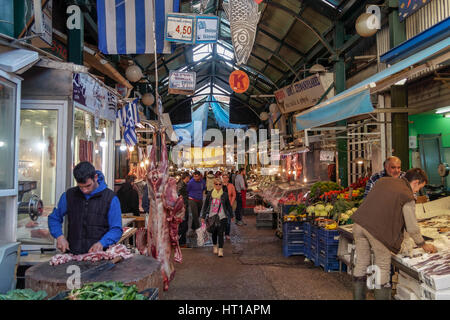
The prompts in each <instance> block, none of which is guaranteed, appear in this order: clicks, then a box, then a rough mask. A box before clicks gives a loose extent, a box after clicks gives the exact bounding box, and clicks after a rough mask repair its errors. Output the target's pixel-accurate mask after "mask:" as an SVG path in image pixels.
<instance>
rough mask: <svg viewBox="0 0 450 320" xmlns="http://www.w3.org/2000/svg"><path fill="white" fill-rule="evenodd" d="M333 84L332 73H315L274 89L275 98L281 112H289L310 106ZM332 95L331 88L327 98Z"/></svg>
mask: <svg viewBox="0 0 450 320" xmlns="http://www.w3.org/2000/svg"><path fill="white" fill-rule="evenodd" d="M332 84H333V74H332V73H325V74H321V75H319V74H315V75H312V76H310V77H307V78H305V79H303V80H301V81H298V82H295V83H294V84H292V85H290V86H287V87H284V88H282V89H280V90H277V91H275V93H274V94H275V99H276V100H277V103H278V106H279V107H280V110H281V112H282V113H290V112H295V111H299V110H303V109H306V108H308V107H311V106H313V105H315V104H317V102H319V100H320V98H321V97H322V96H323V95H324V93H325V92H326V91H327V89H328V88H329V87H330V86H331V85H332ZM332 96H334V89H332V90H331V91H330V92H329V93H328V95H327V98H328V99H329V98H331V97H332Z"/></svg>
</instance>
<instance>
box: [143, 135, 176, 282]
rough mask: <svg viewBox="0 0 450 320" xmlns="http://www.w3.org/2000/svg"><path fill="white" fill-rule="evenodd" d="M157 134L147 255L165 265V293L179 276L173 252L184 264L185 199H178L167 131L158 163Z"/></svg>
mask: <svg viewBox="0 0 450 320" xmlns="http://www.w3.org/2000/svg"><path fill="white" fill-rule="evenodd" d="M156 147H157V146H156V134H153V148H152V151H151V153H150V166H149V168H148V171H147V176H146V177H147V185H148V199H149V204H150V212H149V218H148V223H147V254H150V253H151V254H152V256H153V257H154V258H155V259H157V260H158V261H159V262H161V264H162V270H161V271H162V276H163V281H164V290H165V291H166V290H168V289H169V282H170V281H171V280H172V279H173V277H174V276H175V268H174V266H173V263H172V261H171V253H172V248H173V249H174V250H175V257H174V260H175V261H176V262H179V263H181V261H182V255H181V250H180V246H179V243H178V225H179V223H180V222H181V221H182V217H183V216H184V210H185V208H184V205H183V197H182V196H179V197H177V191H176V181H175V179H174V178H169V170H168V167H169V161H168V158H167V147H166V137H165V130H164V129H163V130H162V132H161V149H162V150H161V160H160V161H159V162H157V161H156Z"/></svg>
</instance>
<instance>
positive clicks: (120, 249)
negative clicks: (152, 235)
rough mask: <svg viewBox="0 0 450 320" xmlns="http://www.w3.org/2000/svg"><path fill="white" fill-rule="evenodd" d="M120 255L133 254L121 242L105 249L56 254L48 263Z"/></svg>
mask: <svg viewBox="0 0 450 320" xmlns="http://www.w3.org/2000/svg"><path fill="white" fill-rule="evenodd" d="M118 256H120V257H122V258H123V259H129V258H132V257H133V254H132V253H131V252H130V251H129V250H128V249H127V247H126V246H124V245H123V244H116V245H114V246H111V247H109V248H108V250H106V251H98V252H91V253H85V254H79V255H73V254H57V255H55V256H53V257H52V259H51V260H50V265H52V266H57V265H59V264H64V263H67V262H69V261H92V262H97V261H100V260H112V259H114V258H115V257H118Z"/></svg>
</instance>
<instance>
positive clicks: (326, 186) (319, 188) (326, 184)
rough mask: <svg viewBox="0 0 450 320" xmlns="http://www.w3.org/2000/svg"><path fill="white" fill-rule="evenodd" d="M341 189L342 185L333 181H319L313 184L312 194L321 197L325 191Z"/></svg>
mask: <svg viewBox="0 0 450 320" xmlns="http://www.w3.org/2000/svg"><path fill="white" fill-rule="evenodd" d="M333 190H341V187H340V186H339V185H338V184H337V183H336V182H333V181H319V182H316V183H314V184H313V185H312V187H311V194H312V195H314V196H317V197H320V196H321V195H322V194H324V193H325V192H329V191H333Z"/></svg>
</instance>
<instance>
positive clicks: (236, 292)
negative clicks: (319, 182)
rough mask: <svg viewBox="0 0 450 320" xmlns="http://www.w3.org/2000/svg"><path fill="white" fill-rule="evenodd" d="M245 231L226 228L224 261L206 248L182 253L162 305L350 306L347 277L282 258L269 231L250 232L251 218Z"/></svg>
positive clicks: (252, 228)
mask: <svg viewBox="0 0 450 320" xmlns="http://www.w3.org/2000/svg"><path fill="white" fill-rule="evenodd" d="M244 220H245V222H246V223H247V225H246V226H236V225H235V224H234V223H233V224H232V229H231V241H230V240H225V245H224V257H223V258H219V257H218V256H217V255H214V254H213V252H212V247H202V248H186V249H182V253H183V263H181V264H176V265H175V269H176V275H175V278H174V280H173V281H172V282H171V283H170V287H169V290H168V291H167V292H164V293H163V294H162V295H161V296H160V299H162V300H180V299H183V300H184V299H187V300H190V299H199V300H203V299H206V300H210V299H214V300H246V299H258V300H259V299H269V300H350V299H352V289H351V287H352V285H351V277H350V276H349V275H348V274H347V273H346V272H328V273H327V272H324V271H323V269H322V268H320V267H315V266H313V265H312V263H311V262H309V261H305V260H304V257H303V256H291V257H284V256H283V252H282V240H281V239H279V238H278V237H276V236H275V230H273V229H258V228H256V218H255V217H254V216H244Z"/></svg>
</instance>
